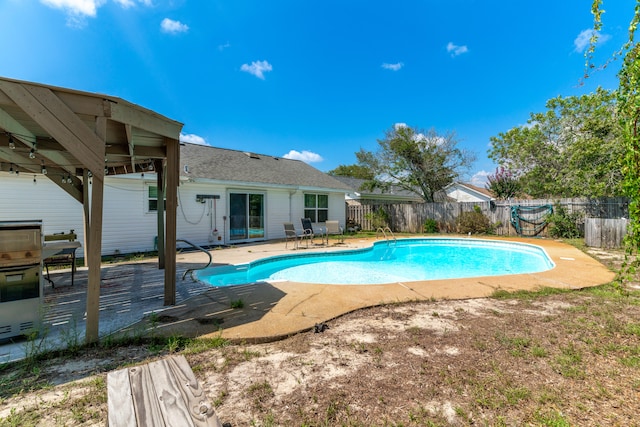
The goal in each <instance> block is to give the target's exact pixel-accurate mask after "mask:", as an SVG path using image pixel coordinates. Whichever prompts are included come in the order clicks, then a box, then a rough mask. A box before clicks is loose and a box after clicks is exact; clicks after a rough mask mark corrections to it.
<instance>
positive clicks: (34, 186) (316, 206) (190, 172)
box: [0, 144, 349, 257]
mask: <svg viewBox="0 0 640 427" xmlns="http://www.w3.org/2000/svg"><path fill="white" fill-rule="evenodd" d="M180 159H181V165H180V186H179V187H178V212H177V238H178V239H185V240H188V241H190V242H192V243H195V244H197V245H200V246H211V245H229V244H235V243H244V242H253V241H262V240H269V239H278V238H284V227H283V223H284V222H293V223H294V225H295V226H296V228H299V229H301V222H300V219H301V218H302V217H306V218H311V219H312V222H313V223H314V225H315V226H322V225H323V223H324V221H326V220H327V219H331V220H338V221H339V222H340V224H341V225H342V226H344V225H345V194H346V193H347V192H348V191H349V188H348V187H347V186H345V185H344V184H342V183H341V182H339V181H337V180H335V179H333V178H332V177H331V176H329V175H327V174H325V173H323V172H321V171H319V170H317V169H315V168H313V167H312V166H309V165H308V164H306V163H304V162H301V161H298V160H289V159H284V158H281V157H274V156H269V155H263V154H255V153H245V152H242V151H237V150H228V149H222V148H215V147H211V146H205V145H197V144H181V145H180ZM52 178H54V179H57V178H56V177H52ZM62 178H64V177H63V176H61V177H60V179H62ZM156 182H157V181H156V172H155V171H147V172H145V173H144V175H142V174H129V175H118V176H109V175H107V176H106V177H105V189H104V200H105V203H104V217H103V218H104V219H103V221H104V223H103V238H102V254H103V255H111V254H115V253H133V252H142V251H150V250H153V249H154V246H155V244H156V236H157V206H158V199H157V188H156V185H157V184H156ZM18 194H19V195H21V197H17V195H18ZM0 200H3V203H2V204H0V220H17V219H39V220H42V222H43V233H44V234H53V233H60V232H69V231H70V230H72V229H73V230H74V231H75V232H76V233H77V234H78V239H79V240H80V241H81V242H82V241H83V239H84V236H83V233H84V225H83V215H82V208H81V205H79V204H78V203H77V201H76V200H74V199H73V198H72V197H71V196H69V195H68V194H66V193H65V192H64V191H63V190H61V189H60V188H59V187H58V186H57V185H56V184H54V183H53V182H51V181H50V180H49V179H47V177H45V176H43V175H39V174H36V175H33V174H25V173H21V174H19V175H17V174H15V173H9V172H6V171H5V172H0ZM179 245H180V243H179ZM77 255H78V256H80V257H81V256H83V253H82V250H81V249H80V250H79V251H78V254H77Z"/></svg>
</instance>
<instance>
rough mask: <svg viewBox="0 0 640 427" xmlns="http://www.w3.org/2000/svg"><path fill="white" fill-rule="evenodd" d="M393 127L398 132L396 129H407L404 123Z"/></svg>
mask: <svg viewBox="0 0 640 427" xmlns="http://www.w3.org/2000/svg"><path fill="white" fill-rule="evenodd" d="M393 127H394V128H395V129H396V130H398V129H402V128H406V127H408V126H407V124H406V123H396V124H395V125H393Z"/></svg>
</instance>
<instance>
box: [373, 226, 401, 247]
mask: <svg viewBox="0 0 640 427" xmlns="http://www.w3.org/2000/svg"><path fill="white" fill-rule="evenodd" d="M387 233H389V234H390V235H391V238H393V243H394V244H395V243H397V240H396V236H395V235H394V234H393V231H391V229H390V228H389V227H378V230H377V231H376V239H377V238H378V236H379V235H380V234H382V235H383V236H384V239H385V240H386V241H387V244H389V236H387Z"/></svg>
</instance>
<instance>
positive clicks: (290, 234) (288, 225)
mask: <svg viewBox="0 0 640 427" xmlns="http://www.w3.org/2000/svg"><path fill="white" fill-rule="evenodd" d="M284 238H285V241H284V248H285V249H286V248H287V245H288V244H289V240H293V249H298V240H301V239H302V235H301V234H298V233H297V232H296V229H295V227H294V226H293V223H292V222H285V223H284Z"/></svg>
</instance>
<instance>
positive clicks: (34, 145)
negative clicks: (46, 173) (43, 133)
mask: <svg viewBox="0 0 640 427" xmlns="http://www.w3.org/2000/svg"><path fill="white" fill-rule="evenodd" d="M29 158H30V159H35V158H36V143H35V142H34V143H33V147H31V151H29Z"/></svg>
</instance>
